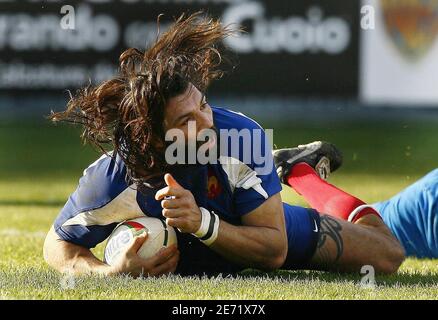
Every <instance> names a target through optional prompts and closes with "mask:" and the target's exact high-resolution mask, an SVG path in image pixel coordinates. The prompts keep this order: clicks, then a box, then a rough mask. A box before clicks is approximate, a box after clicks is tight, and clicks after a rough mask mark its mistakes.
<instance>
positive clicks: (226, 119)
mask: <svg viewBox="0 0 438 320" xmlns="http://www.w3.org/2000/svg"><path fill="white" fill-rule="evenodd" d="M211 108H212V110H213V119H214V124H215V126H216V127H217V128H218V129H237V130H242V129H250V130H252V129H262V130H263V128H262V126H260V125H259V124H258V123H257V121H255V120H254V119H252V118H250V117H248V116H246V115H245V114H243V113H241V112H237V111H233V110H231V109H228V108H224V107H218V106H212V107H211Z"/></svg>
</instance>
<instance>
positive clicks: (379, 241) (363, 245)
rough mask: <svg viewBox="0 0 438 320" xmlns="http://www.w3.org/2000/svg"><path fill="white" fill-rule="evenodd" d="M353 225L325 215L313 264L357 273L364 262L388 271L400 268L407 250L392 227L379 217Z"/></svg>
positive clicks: (382, 270) (318, 266) (321, 222)
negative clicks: (393, 232)
mask: <svg viewBox="0 0 438 320" xmlns="http://www.w3.org/2000/svg"><path fill="white" fill-rule="evenodd" d="M367 219H368V221H369V223H366V224H365V223H363V224H359V223H356V224H353V223H350V222H347V221H344V220H340V219H337V218H334V217H332V216H329V215H322V216H321V220H320V230H319V239H318V244H317V248H316V252H315V254H314V255H313V257H312V259H311V265H312V266H313V267H315V268H318V269H323V270H339V271H348V272H356V271H360V269H361V268H362V267H363V266H364V265H371V266H373V267H374V268H375V269H376V271H381V272H385V273H390V272H392V270H393V269H396V268H398V266H399V265H400V263H401V261H400V259H402V256H403V253H402V249H401V247H400V245H399V243H398V241H397V240H396V239H395V238H394V237H393V236H392V234H391V232H390V231H389V229H388V228H387V227H386V226H385V225H384V224H383V222H382V221H381V220H380V219H379V218H378V217H375V216H369V217H368V218H367Z"/></svg>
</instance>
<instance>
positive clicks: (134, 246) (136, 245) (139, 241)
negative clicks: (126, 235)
mask: <svg viewBox="0 0 438 320" xmlns="http://www.w3.org/2000/svg"><path fill="white" fill-rule="evenodd" d="M147 238H148V233H147V231H143V233H142V234H141V235H139V236H137V237H134V240H133V241H132V243H131V246H130V247H128V250H127V251H126V252H127V253H137V251H138V250H140V248H141V246H142V245H143V243H144V242H145V241H146V239H147Z"/></svg>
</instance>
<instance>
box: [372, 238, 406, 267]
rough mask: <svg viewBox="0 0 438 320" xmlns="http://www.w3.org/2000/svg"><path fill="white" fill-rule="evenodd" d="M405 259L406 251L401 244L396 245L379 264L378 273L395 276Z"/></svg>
mask: <svg viewBox="0 0 438 320" xmlns="http://www.w3.org/2000/svg"><path fill="white" fill-rule="evenodd" d="M404 259H405V252H404V249H403V248H402V246H401V245H400V244H398V243H397V244H394V246H393V248H392V249H390V250H388V252H386V254H385V256H384V257H382V258H381V259H380V261H379V263H378V270H377V271H378V272H380V273H384V274H393V273H396V272H397V271H398V269H399V268H400V266H401V264H402V263H403V261H404Z"/></svg>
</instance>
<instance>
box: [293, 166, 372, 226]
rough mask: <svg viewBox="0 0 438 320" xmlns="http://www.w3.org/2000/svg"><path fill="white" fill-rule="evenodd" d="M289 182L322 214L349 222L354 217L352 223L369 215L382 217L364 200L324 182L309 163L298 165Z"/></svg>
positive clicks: (294, 168)
mask: <svg viewBox="0 0 438 320" xmlns="http://www.w3.org/2000/svg"><path fill="white" fill-rule="evenodd" d="M287 182H288V184H289V185H290V186H291V187H292V188H294V189H295V191H296V192H298V193H299V194H300V195H302V196H303V197H304V198H305V199H306V200H307V202H308V203H309V204H310V206H311V207H312V208H314V209H316V210H317V211H318V212H320V213H325V214H328V215H331V216H334V217H338V218H340V219H343V220H349V216H350V215H352V217H351V218H350V219H351V222H355V221H357V220H358V219H360V218H362V217H363V216H365V215H368V214H374V215H377V216H378V217H380V215H379V214H378V213H377V211H376V210H374V209H373V208H371V207H369V206H366V204H365V202H363V201H362V200H359V199H358V198H356V197H354V196H352V195H350V194H348V193H346V192H344V191H342V190H340V189H338V188H336V187H335V186H334V185H331V184H329V183H327V182H326V181H324V180H322V179H321V178H320V177H319V176H318V175H317V174H316V172H315V170H314V169H313V168H312V167H311V166H309V165H308V164H307V163H304V162H301V163H298V164H296V165H295V166H294V167H293V168H292V170H291V172H290V174H289V176H288V177H287ZM356 209H357V210H356ZM355 210H356V212H355ZM352 213H354V216H353V214H352Z"/></svg>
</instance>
